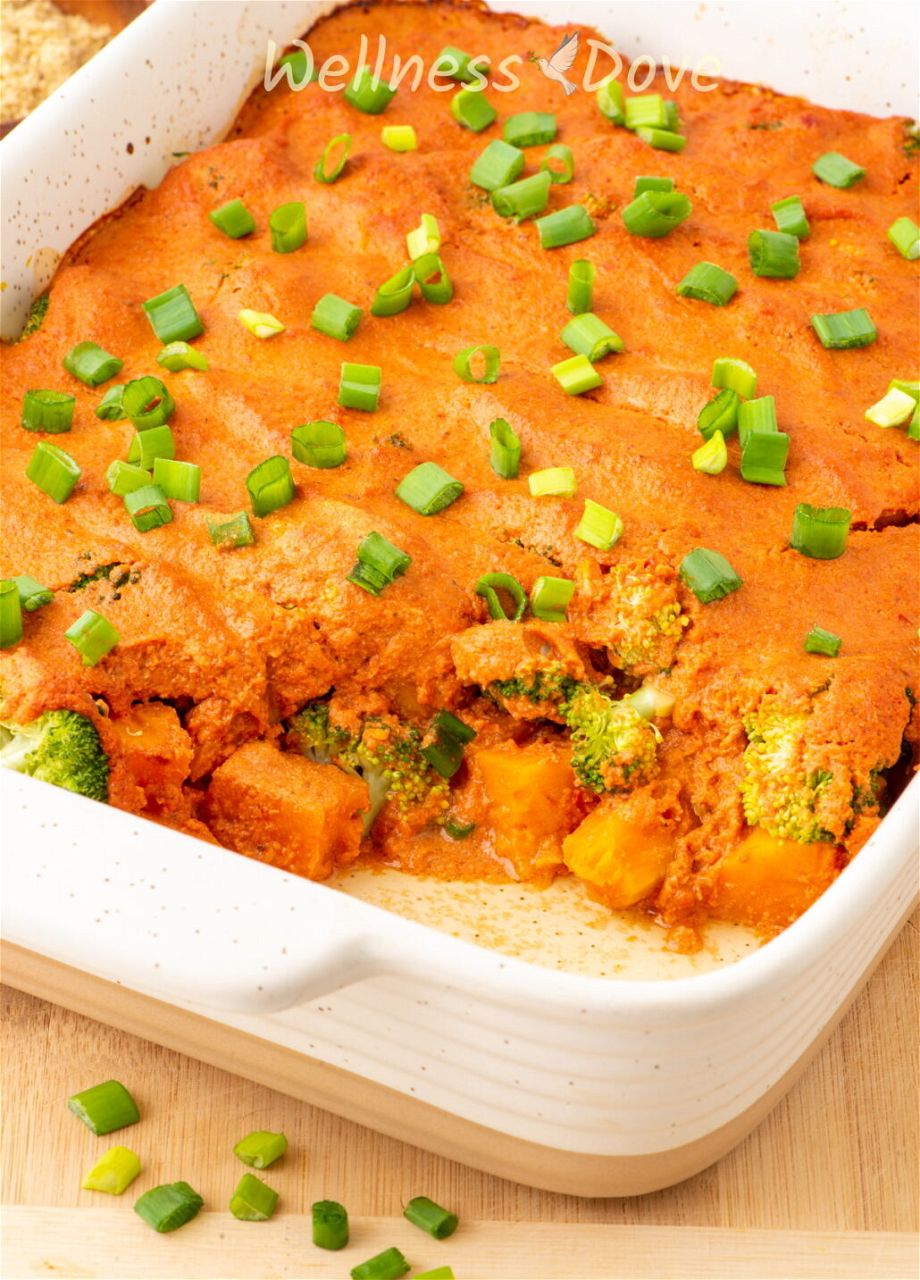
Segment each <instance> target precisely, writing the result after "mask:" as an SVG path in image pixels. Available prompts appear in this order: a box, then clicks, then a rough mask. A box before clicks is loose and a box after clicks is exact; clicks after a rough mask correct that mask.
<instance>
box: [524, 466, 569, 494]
mask: <svg viewBox="0 0 920 1280" xmlns="http://www.w3.org/2000/svg"><path fill="white" fill-rule="evenodd" d="M527 487H528V488H529V489H530V492H531V495H532V496H533V497H534V498H574V497H575V494H576V493H577V492H578V481H577V480H576V479H575V472H574V470H573V469H572V467H544V469H543V470H542V471H532V472H531V473H530V475H529V476H528V477H527Z"/></svg>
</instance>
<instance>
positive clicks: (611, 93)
mask: <svg viewBox="0 0 920 1280" xmlns="http://www.w3.org/2000/svg"><path fill="white" fill-rule="evenodd" d="M595 101H596V103H597V108H598V110H599V111H600V113H601V115H602V116H606V117H607V119H608V120H609V121H610V123H611V124H624V123H625V121H626V115H625V103H624V100H623V86H622V85H621V84H620V82H619V81H618V80H614V78H613V77H612V76H608V77H607V79H606V80H604V82H603V84H601V86H600V88H599V89H598V91H597V93H596V95H595Z"/></svg>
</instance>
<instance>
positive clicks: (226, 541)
mask: <svg viewBox="0 0 920 1280" xmlns="http://www.w3.org/2000/svg"><path fill="white" fill-rule="evenodd" d="M208 537H209V538H210V539H211V541H212V542H213V544H214V546H215V547H226V548H229V549H232V548H235V547H251V546H252V545H253V543H254V542H255V540H256V537H255V534H254V533H253V531H252V524H251V522H250V519H249V516H248V514H247V513H246V512H245V511H239V512H237V514H236V515H235V516H231V517H230V519H229V520H221V521H215V520H209V521H208ZM237 1145H241V1144H237ZM234 1150H235V1148H234ZM241 1158H242V1157H241ZM248 1163H249V1162H248V1161H247V1164H248ZM258 1167H259V1168H260V1169H261V1168H262V1166H261V1165H259V1166H258Z"/></svg>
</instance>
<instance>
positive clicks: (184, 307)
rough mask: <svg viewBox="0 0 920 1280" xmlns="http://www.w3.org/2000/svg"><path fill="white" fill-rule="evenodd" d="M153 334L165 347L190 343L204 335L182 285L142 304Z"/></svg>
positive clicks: (196, 313) (199, 318)
mask: <svg viewBox="0 0 920 1280" xmlns="http://www.w3.org/2000/svg"><path fill="white" fill-rule="evenodd" d="M142 305H143V308H144V312H145V314H146V316H147V319H148V320H149V321H150V325H151V328H152V329H153V332H154V333H155V334H156V335H157V337H158V338H159V339H160V341H161V342H162V343H163V344H164V345H165V344H167V343H170V342H190V341H191V340H192V338H197V337H198V335H199V334H201V333H204V325H203V324H202V323H201V317H200V316H199V314H198V312H197V311H196V310H195V304H194V302H192V299H191V297H190V296H189V291H188V289H186V287H185V285H184V284H177V285H175V286H174V287H173V288H172V289H167V290H166V292H165V293H158V294H157V296H156V297H155V298H148V299H147V301H146V302H145V303H143V304H142Z"/></svg>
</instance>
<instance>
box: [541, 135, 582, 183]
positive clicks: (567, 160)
mask: <svg viewBox="0 0 920 1280" xmlns="http://www.w3.org/2000/svg"><path fill="white" fill-rule="evenodd" d="M540 172H541V173H548V174H549V177H550V182H552V183H553V184H554V185H555V184H557V183H558V184H563V185H564V184H565V183H567V182H571V181H572V179H573V178H574V177H575V157H574V156H573V155H572V148H571V147H567V146H566V145H565V143H564V142H557V143H555V144H554V145H553V146H551V147H550V148H549V150H548V151H547V153H546V155H545V156H544V157H543V159H542V160H541V161H540Z"/></svg>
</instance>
